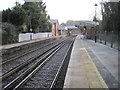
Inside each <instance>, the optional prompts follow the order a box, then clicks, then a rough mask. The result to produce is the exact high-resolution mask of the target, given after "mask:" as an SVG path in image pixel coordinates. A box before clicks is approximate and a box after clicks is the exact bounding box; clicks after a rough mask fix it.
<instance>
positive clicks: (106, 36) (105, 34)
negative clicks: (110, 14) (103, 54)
mask: <svg viewBox="0 0 120 90" xmlns="http://www.w3.org/2000/svg"><path fill="white" fill-rule="evenodd" d="M106 35H107V31H105V45H106V37H107V36H106Z"/></svg>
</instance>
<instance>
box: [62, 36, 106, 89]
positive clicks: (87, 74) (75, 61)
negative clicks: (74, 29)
mask: <svg viewBox="0 0 120 90" xmlns="http://www.w3.org/2000/svg"><path fill="white" fill-rule="evenodd" d="M63 88H64V89H66V88H91V89H92V88H104V89H108V86H107V84H106V83H105V81H104V79H103V78H102V76H101V74H100V73H99V71H98V69H97V67H96V65H95V64H94V62H93V60H92V58H91V56H90V55H89V53H88V51H87V50H86V48H85V46H84V43H83V41H82V39H81V38H80V35H78V36H77V37H76V40H75V42H74V45H73V49H72V53H71V57H70V61H69V64H68V69H67V73H66V77H65V81H64V87H63Z"/></svg>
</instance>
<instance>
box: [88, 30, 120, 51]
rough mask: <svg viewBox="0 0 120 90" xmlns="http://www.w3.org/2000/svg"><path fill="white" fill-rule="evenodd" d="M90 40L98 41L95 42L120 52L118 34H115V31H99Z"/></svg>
mask: <svg viewBox="0 0 120 90" xmlns="http://www.w3.org/2000/svg"><path fill="white" fill-rule="evenodd" d="M89 38H90V39H92V40H95V39H96V40H95V42H99V43H103V44H104V45H107V46H110V47H111V48H115V49H118V50H120V46H119V37H118V34H115V33H114V32H113V31H97V32H96V33H94V34H92V35H91V36H89Z"/></svg>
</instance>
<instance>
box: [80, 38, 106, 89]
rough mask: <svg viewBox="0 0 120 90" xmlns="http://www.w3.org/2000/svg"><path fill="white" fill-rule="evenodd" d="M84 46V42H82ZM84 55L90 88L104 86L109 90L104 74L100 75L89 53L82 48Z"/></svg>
mask: <svg viewBox="0 0 120 90" xmlns="http://www.w3.org/2000/svg"><path fill="white" fill-rule="evenodd" d="M80 42H81V40H80ZM81 44H82V45H81V46H82V48H83V47H84V46H83V43H82V42H81ZM81 53H82V57H84V62H83V63H84V69H85V72H86V77H87V80H88V83H89V87H90V88H104V89H107V90H108V86H107V84H106V83H105V82H104V80H103V78H102V76H101V75H100V73H99V71H98V69H97V67H96V65H95V64H94V63H93V61H92V59H91V57H90V55H89V53H88V52H87V50H86V49H85V48H84V50H81Z"/></svg>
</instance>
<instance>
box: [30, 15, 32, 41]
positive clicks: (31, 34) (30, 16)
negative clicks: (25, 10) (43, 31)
mask: <svg viewBox="0 0 120 90" xmlns="http://www.w3.org/2000/svg"><path fill="white" fill-rule="evenodd" d="M30 40H32V25H31V13H30Z"/></svg>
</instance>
